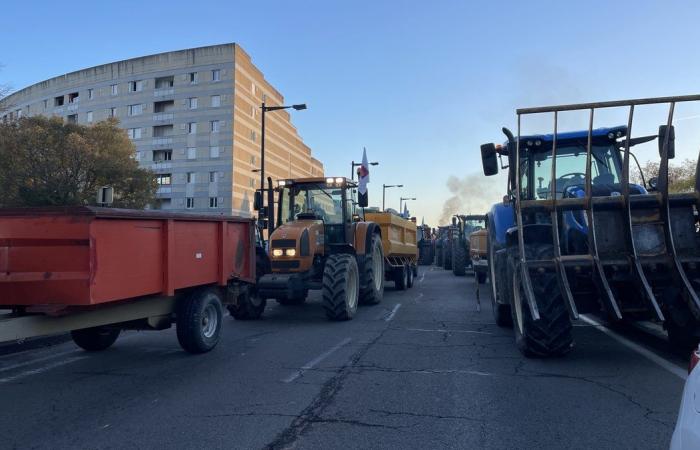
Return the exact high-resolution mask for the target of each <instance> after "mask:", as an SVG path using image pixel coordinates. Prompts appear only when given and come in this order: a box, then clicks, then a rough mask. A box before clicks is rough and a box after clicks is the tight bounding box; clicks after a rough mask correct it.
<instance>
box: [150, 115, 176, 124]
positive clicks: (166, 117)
mask: <svg viewBox="0 0 700 450" xmlns="http://www.w3.org/2000/svg"><path fill="white" fill-rule="evenodd" d="M173 117H175V115H174V114H173V113H159V114H153V121H154V122H160V121H164V120H173Z"/></svg>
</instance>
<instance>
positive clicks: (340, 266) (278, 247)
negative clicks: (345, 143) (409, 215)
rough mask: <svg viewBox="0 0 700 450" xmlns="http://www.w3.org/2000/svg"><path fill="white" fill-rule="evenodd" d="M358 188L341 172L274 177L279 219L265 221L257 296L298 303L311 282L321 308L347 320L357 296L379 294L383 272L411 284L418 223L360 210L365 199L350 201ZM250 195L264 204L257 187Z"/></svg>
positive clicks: (374, 299) (361, 299) (403, 285)
mask: <svg viewBox="0 0 700 450" xmlns="http://www.w3.org/2000/svg"><path fill="white" fill-rule="evenodd" d="M356 188H357V185H356V184H355V183H354V182H352V181H349V180H347V179H345V178H342V177H338V178H305V179H294V180H280V181H279V187H278V188H277V189H276V190H275V192H276V193H277V195H278V199H277V205H278V208H277V227H275V226H274V224H273V225H271V226H270V228H271V229H273V231H272V232H271V234H270V240H269V249H268V255H269V260H270V269H271V273H267V274H265V275H264V276H262V277H261V278H260V279H259V280H258V294H259V296H260V297H262V298H265V299H275V300H277V302H278V303H280V304H282V305H299V304H302V303H304V302H305V301H306V298H307V295H308V293H309V290H312V289H319V290H321V291H322V298H323V308H324V310H325V313H326V316H327V317H328V318H329V319H331V320H349V319H352V318H353V316H354V315H355V312H356V311H357V306H358V304H359V303H363V304H369V305H372V304H377V303H379V302H381V300H382V298H383V296H384V281H385V280H386V279H389V280H393V281H394V283H395V284H396V287H397V288H398V289H399V290H404V289H407V288H410V287H411V286H412V285H413V278H414V275H415V264H416V257H417V247H416V231H415V230H416V227H415V224H414V223H412V222H410V221H408V220H405V219H402V218H400V217H398V216H394V215H392V214H389V213H379V212H372V213H370V212H369V211H368V212H367V213H366V214H364V212H363V209H364V207H366V206H367V205H366V203H365V204H362V203H357V202H356V201H355V199H354V192H355V191H356ZM272 195H273V194H272V191H271V190H270V196H272ZM360 201H361V202H362V201H365V202H366V197H364V199H361V200H360ZM255 203H256V206H257V207H260V205H261V204H262V197H261V196H260V193H259V192H258V193H256V201H255ZM268 203H269V204H273V203H274V201H268ZM356 206H359V207H360V208H356ZM272 215H273V214H270V216H272ZM365 219H366V220H365ZM377 222H379V223H377ZM390 234H391V236H392V239H393V240H390V239H389V238H390ZM394 234H398V235H400V236H401V238H399V239H395V238H393V235H394Z"/></svg>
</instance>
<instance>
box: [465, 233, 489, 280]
mask: <svg viewBox="0 0 700 450" xmlns="http://www.w3.org/2000/svg"><path fill="white" fill-rule="evenodd" d="M469 258H470V259H471V266H472V270H473V271H474V276H475V277H476V281H477V283H479V284H484V283H486V277H487V276H488V273H489V258H488V231H487V229H486V228H481V229H480V230H477V231H475V232H473V233H472V234H470V235H469Z"/></svg>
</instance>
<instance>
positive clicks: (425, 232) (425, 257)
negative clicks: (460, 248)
mask: <svg viewBox="0 0 700 450" xmlns="http://www.w3.org/2000/svg"><path fill="white" fill-rule="evenodd" d="M417 232H418V264H419V265H421V266H429V265H431V264H432V263H433V261H434V260H435V242H433V233H432V230H431V229H430V227H429V226H427V225H421V226H419V227H418V229H417Z"/></svg>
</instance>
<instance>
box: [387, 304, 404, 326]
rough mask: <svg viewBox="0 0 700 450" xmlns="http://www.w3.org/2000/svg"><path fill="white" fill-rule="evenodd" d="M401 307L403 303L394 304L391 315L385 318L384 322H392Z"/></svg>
mask: <svg viewBox="0 0 700 450" xmlns="http://www.w3.org/2000/svg"><path fill="white" fill-rule="evenodd" d="M399 308H401V303H397V304H396V305H395V306H394V309H392V310H391V312H390V313H389V315H388V316H386V317H385V318H384V322H391V321H392V320H393V319H394V316H395V315H396V311H398V310H399Z"/></svg>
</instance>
